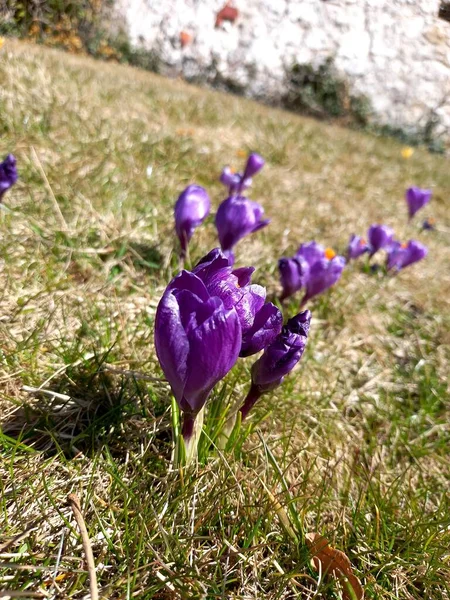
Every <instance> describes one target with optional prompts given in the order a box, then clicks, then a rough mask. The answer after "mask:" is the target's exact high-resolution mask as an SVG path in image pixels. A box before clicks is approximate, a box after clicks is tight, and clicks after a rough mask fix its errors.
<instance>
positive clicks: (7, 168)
mask: <svg viewBox="0 0 450 600" xmlns="http://www.w3.org/2000/svg"><path fill="white" fill-rule="evenodd" d="M18 178H19V176H18V174H17V168H16V159H15V158H14V156H13V155H12V154H8V156H7V157H6V158H5V160H4V161H3V162H2V163H0V203H1V202H2V198H3V195H4V194H5V192H7V191H8V190H9V188H10V187H12V186H13V185H14V184H15V183H16V181H17V179H18Z"/></svg>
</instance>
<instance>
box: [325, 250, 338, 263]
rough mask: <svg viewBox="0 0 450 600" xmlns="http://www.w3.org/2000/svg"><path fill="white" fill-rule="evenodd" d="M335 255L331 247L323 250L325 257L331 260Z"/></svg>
mask: <svg viewBox="0 0 450 600" xmlns="http://www.w3.org/2000/svg"><path fill="white" fill-rule="evenodd" d="M335 256H336V252H335V251H334V250H333V248H327V249H326V250H325V258H328V260H331V259H332V258H334V257H335Z"/></svg>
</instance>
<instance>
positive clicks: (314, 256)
mask: <svg viewBox="0 0 450 600" xmlns="http://www.w3.org/2000/svg"><path fill="white" fill-rule="evenodd" d="M296 256H301V257H302V258H304V259H305V260H306V262H307V263H308V264H309V266H310V267H312V265H313V264H314V263H316V262H317V261H318V260H320V259H321V258H324V256H325V248H324V247H323V246H321V245H320V244H318V243H317V242H315V241H314V240H313V241H312V242H307V243H306V244H302V245H301V246H300V248H299V249H298V250H297V254H296Z"/></svg>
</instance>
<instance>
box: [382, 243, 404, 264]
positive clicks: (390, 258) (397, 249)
mask: <svg viewBox="0 0 450 600" xmlns="http://www.w3.org/2000/svg"><path fill="white" fill-rule="evenodd" d="M403 254H404V248H402V245H401V243H400V242H398V241H396V240H393V241H392V242H391V244H390V246H389V249H388V251H387V261H386V267H387V269H388V271H390V270H391V269H400V268H401V264H402V261H403Z"/></svg>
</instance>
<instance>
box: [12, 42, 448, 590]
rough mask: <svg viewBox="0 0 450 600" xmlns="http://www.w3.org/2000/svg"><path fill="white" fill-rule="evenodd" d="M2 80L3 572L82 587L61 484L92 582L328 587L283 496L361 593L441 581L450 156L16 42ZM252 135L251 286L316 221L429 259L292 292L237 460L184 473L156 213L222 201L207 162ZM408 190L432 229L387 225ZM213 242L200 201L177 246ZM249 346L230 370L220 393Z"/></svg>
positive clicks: (167, 245)
mask: <svg viewBox="0 0 450 600" xmlns="http://www.w3.org/2000/svg"><path fill="white" fill-rule="evenodd" d="M0 76H1V82H2V83H1V89H0V156H3V155H5V154H6V153H8V152H13V153H14V154H15V155H16V156H17V159H18V165H19V170H20V182H19V183H18V184H17V186H16V187H15V188H14V189H13V190H12V191H10V192H9V194H8V195H7V196H6V197H5V201H6V204H7V206H8V207H9V209H10V210H9V211H6V210H4V211H2V212H1V213H0V417H1V422H2V430H1V433H0V448H1V450H0V452H1V454H0V560H1V561H2V563H1V565H0V589H2V590H15V591H18V590H22V591H23V595H22V596H21V597H27V598H28V597H29V598H31V597H46V596H48V597H51V598H83V597H86V595H87V594H88V576H87V570H86V565H85V562H84V552H83V549H82V545H81V539H80V537H79V534H78V530H77V527H76V525H75V521H74V519H73V515H72V511H71V509H70V507H69V505H68V503H67V495H68V494H69V493H70V492H75V493H77V494H78V495H79V497H80V498H81V502H82V507H83V512H84V516H85V520H86V523H87V527H88V532H89V536H90V538H91V542H92V546H93V550H94V556H95V560H96V563H97V570H98V573H97V574H98V580H99V588H100V596H101V597H102V598H140V599H147V598H205V599H212V598H236V599H238V598H239V599H240V598H243V599H252V598H261V597H265V598H268V599H287V598H289V599H290V598H302V599H303V598H305V599H306V598H317V599H319V598H339V597H341V596H340V592H339V590H338V589H337V588H336V587H334V588H333V587H332V585H331V584H330V583H327V582H326V581H324V580H323V579H321V578H320V577H319V576H318V574H317V573H315V571H313V570H312V569H311V567H310V565H309V559H308V556H307V553H306V552H305V549H304V546H303V544H302V543H301V542H300V543H299V544H297V543H296V542H295V540H294V539H292V537H291V536H290V535H289V528H288V529H286V527H285V525H283V518H282V519H280V514H281V516H282V517H283V515H284V514H285V515H287V516H288V518H289V519H290V521H291V526H292V527H293V528H294V529H296V531H297V533H299V532H300V529H301V528H302V529H303V531H306V532H310V531H317V532H320V533H321V534H323V535H325V536H326V537H328V539H329V540H330V541H331V543H332V544H333V545H334V546H335V547H337V548H339V549H341V550H343V551H344V552H346V554H347V555H348V556H349V558H350V560H351V562H352V564H353V565H354V568H355V572H356V574H357V575H358V577H359V578H360V579H361V581H362V583H363V584H364V587H365V590H366V597H367V598H380V599H391V598H392V599H394V598H395V599H402V600H410V599H412V598H417V599H419V598H420V599H423V598H430V599H433V600H438V599H440V598H446V599H448V598H450V584H449V580H450V579H449V578H450V562H449V561H450V554H449V547H450V514H449V497H448V489H449V485H450V462H449V460H448V446H449V442H450V425H449V397H448V388H447V383H446V375H448V372H447V370H448V358H449V345H450V331H449V320H450V317H449V297H450V295H449V294H450V283H449V279H448V273H449V267H450V250H449V244H448V241H449V238H448V235H449V232H450V219H449V210H448V209H449V203H448V194H449V187H450V172H449V166H448V160H447V159H445V158H443V157H439V156H435V155H434V156H433V155H429V154H428V153H426V152H425V151H422V150H416V151H415V153H414V155H413V156H412V157H411V158H410V159H409V160H405V159H403V158H402V157H401V153H400V151H401V147H400V146H399V145H398V143H396V142H395V141H393V140H389V139H378V138H375V137H370V136H367V135H363V134H358V133H355V132H352V131H349V130H345V129H341V128H339V127H336V126H332V125H327V124H324V123H317V122H314V121H312V120H308V119H303V118H300V117H297V116H294V115H291V114H288V113H285V112H281V111H276V110H272V109H268V108H265V107H263V106H260V105H258V104H255V103H253V102H250V101H246V100H243V99H239V98H235V97H232V96H227V95H222V94H218V93H214V92H209V91H204V90H199V89H196V88H194V87H190V86H187V85H185V84H184V83H182V82H179V81H166V80H164V79H161V78H159V77H157V76H154V75H151V74H148V73H143V72H139V71H137V70H134V69H131V68H126V67H120V66H116V65H107V64H97V63H95V62H93V61H91V60H87V59H84V58H76V57H72V56H68V55H64V54H60V53H57V52H52V51H48V50H43V49H42V48H38V47H33V46H30V45H23V44H19V43H14V42H12V41H8V42H7V44H6V46H5V47H4V48H3V50H2V51H1V53H0ZM249 150H256V151H258V152H260V153H261V154H262V155H263V156H264V157H265V158H266V159H267V165H266V167H265V168H264V170H263V171H262V173H261V174H260V175H258V176H257V177H256V179H255V182H254V187H253V190H252V194H251V197H252V198H253V199H255V200H259V201H260V202H261V203H262V204H263V205H264V207H265V209H266V213H267V214H268V216H270V217H271V218H272V223H271V225H270V226H269V227H268V228H267V229H265V230H263V231H261V232H259V233H258V234H256V235H254V236H252V237H249V238H248V239H246V240H245V241H243V242H241V243H240V245H239V247H238V253H239V254H238V261H239V263H240V264H254V265H255V266H256V267H257V269H258V270H257V275H256V278H255V280H256V281H258V282H261V283H264V284H266V285H267V286H268V289H269V293H270V294H275V293H276V292H277V291H278V282H277V269H276V262H277V259H278V258H279V257H280V256H281V255H283V254H287V253H292V252H293V251H294V249H295V248H296V247H297V246H298V245H299V243H300V242H302V241H308V240H310V239H313V238H315V239H317V240H318V241H321V242H323V243H324V244H326V245H331V246H334V247H335V248H336V249H338V250H343V249H344V247H345V245H346V242H347V239H348V236H349V234H350V233H352V232H358V233H363V232H364V231H365V229H366V227H367V226H368V225H369V224H370V223H372V222H377V221H383V222H386V223H387V224H390V225H392V226H393V227H394V228H395V229H396V231H397V232H398V234H399V236H401V237H406V236H409V237H412V236H416V237H419V238H420V239H421V240H422V241H424V242H425V243H426V244H427V245H429V247H430V255H429V257H428V258H427V260H425V261H423V262H422V263H420V264H418V265H415V266H414V267H411V268H410V269H409V270H405V271H404V272H403V273H401V274H400V275H399V276H398V277H397V278H396V279H393V278H383V277H381V276H378V275H370V274H368V273H365V272H364V271H363V270H362V269H361V266H360V265H359V264H354V265H351V266H350V267H349V268H348V269H347V271H346V272H345V273H344V276H343V280H342V283H341V284H340V285H339V286H337V287H336V288H335V289H334V290H333V291H332V292H331V293H329V294H327V295H325V296H323V297H322V298H320V299H318V300H317V301H314V302H312V304H311V306H310V308H311V310H312V311H313V316H314V319H313V326H312V332H311V338H310V343H309V347H308V350H307V352H306V355H305V357H304V359H303V361H302V364H301V366H300V367H299V368H298V369H297V371H296V373H295V374H294V375H293V376H291V377H289V378H288V379H287V380H286V382H285V385H284V387H282V388H280V389H279V390H278V391H277V392H275V393H274V394H273V396H272V397H271V398H270V397H267V398H266V399H265V400H264V402H262V403H261V405H260V407H259V409H258V410H257V411H255V414H256V415H257V416H259V417H265V418H264V419H263V421H262V422H261V424H260V426H259V429H260V432H259V435H258V433H257V432H255V434H254V435H252V436H251V438H250V439H249V441H248V442H247V445H246V447H245V450H244V453H243V455H242V457H241V458H235V457H234V456H230V455H227V456H219V457H217V458H212V459H211V461H210V462H209V463H208V464H207V465H201V466H199V467H198V470H197V473H196V474H195V475H193V476H191V477H188V476H184V477H180V474H179V473H176V472H170V471H169V462H170V447H171V446H170V444H171V441H170V440H171V437H170V414H169V406H170V397H169V389H168V386H167V384H166V383H164V382H163V381H160V380H159V379H158V378H160V377H161V371H160V369H159V366H158V364H157V361H156V359H155V352H154V348H153V321H154V315H155V308H156V305H157V302H158V300H159V298H160V296H161V293H162V291H163V289H164V287H165V285H166V284H167V282H168V281H169V279H170V278H171V277H172V275H173V274H174V273H175V272H176V265H177V262H176V257H175V255H174V248H175V247H176V246H175V241H174V235H173V219H172V207H173V203H174V199H175V198H176V195H177V193H178V192H179V191H180V190H181V189H182V188H183V186H185V185H186V184H187V183H189V182H193V181H195V182H198V183H199V184H201V185H205V186H206V187H207V188H208V190H209V191H210V193H211V197H212V199H213V205H214V207H215V208H216V207H217V206H218V203H219V202H220V201H221V200H222V199H223V189H222V187H221V186H220V184H219V183H218V182H217V176H218V173H219V172H220V170H221V167H222V166H223V165H224V164H226V163H231V164H233V165H234V166H240V165H241V164H242V162H243V158H241V157H239V155H241V154H242V153H243V151H244V153H245V152H247V151H249ZM148 166H152V167H153V172H152V174H151V176H150V177H149V176H148V175H147V167H148ZM411 184H415V185H419V186H423V187H431V188H432V189H433V192H434V197H433V200H432V203H431V205H430V206H429V207H428V208H427V209H426V210H425V211H423V216H433V217H434V218H435V219H436V221H437V224H438V229H437V231H432V232H421V231H419V222H420V220H421V219H418V220H417V221H415V222H414V224H413V225H408V224H407V222H406V209H405V206H404V202H403V194H404V189H405V188H406V187H407V186H408V185H411ZM216 244H217V241H216V235H215V229H214V225H213V220H212V219H210V220H209V222H208V223H207V225H206V226H204V227H202V228H200V229H198V230H197V231H196V233H195V236H194V241H193V245H192V255H193V259H197V258H199V257H200V256H202V255H203V254H204V253H206V251H207V250H209V249H210V248H211V247H214V246H215V245H216ZM298 301H299V298H295V299H293V300H292V302H291V303H290V304H289V305H288V306H287V307H286V313H287V314H293V313H294V312H295V311H296V308H297V307H298ZM251 363H252V359H248V360H246V361H241V364H240V365H239V366H238V367H237V369H236V370H235V371H234V372H233V373H232V374H231V375H230V376H229V377H228V380H227V382H228V388H227V390H228V392H229V393H230V394H232V395H233V396H235V397H236V398H238V397H239V396H240V395H243V394H244V393H245V391H246V389H247V388H248V383H249V367H250V365H251ZM113 369H115V370H113ZM120 370H122V371H125V370H133V371H137V372H138V373H142V374H143V375H145V376H146V378H139V377H138V376H135V375H133V374H130V373H126V372H120ZM155 378H156V379H155ZM24 386H29V387H35V388H36V387H39V388H41V389H44V390H51V392H49V391H47V392H46V393H34V394H33V393H30V392H29V391H26V387H24ZM55 392H56V393H57V394H59V395H53V393H55ZM268 409H269V414H268V415H266V413H267V411H268ZM270 453H273V458H271V456H270ZM281 475H283V477H282V476H281ZM274 497H275V498H276V499H277V502H278V503H279V504H274ZM280 506H281V507H282V509H283V511H284V513H283V512H281V513H280ZM284 520H285V519H284ZM16 536H18V537H16ZM300 538H301V536H300ZM33 593H34V594H35V595H34V596H33ZM39 594H42V596H39ZM0 595H2V597H3V596H4V595H5V594H4V593H1V594H0Z"/></svg>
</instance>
